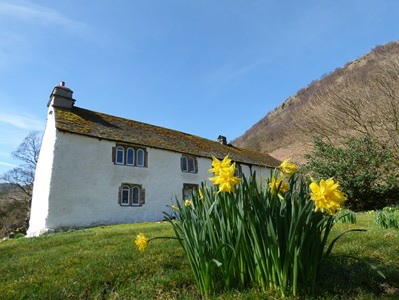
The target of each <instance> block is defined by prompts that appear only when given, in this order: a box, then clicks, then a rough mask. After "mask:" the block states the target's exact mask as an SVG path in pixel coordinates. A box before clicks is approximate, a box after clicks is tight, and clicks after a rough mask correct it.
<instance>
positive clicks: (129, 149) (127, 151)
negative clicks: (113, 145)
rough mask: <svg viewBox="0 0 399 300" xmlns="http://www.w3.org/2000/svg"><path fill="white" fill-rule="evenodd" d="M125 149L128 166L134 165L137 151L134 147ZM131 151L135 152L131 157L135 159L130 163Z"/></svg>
mask: <svg viewBox="0 0 399 300" xmlns="http://www.w3.org/2000/svg"><path fill="white" fill-rule="evenodd" d="M125 151H126V165H127V166H134V165H135V162H136V160H135V155H136V151H135V150H134V148H132V147H127V148H126V150H125ZM130 151H132V152H133V155H132V156H131V159H132V161H133V162H132V163H129V152H130Z"/></svg>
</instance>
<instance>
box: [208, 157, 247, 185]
mask: <svg viewBox="0 0 399 300" xmlns="http://www.w3.org/2000/svg"><path fill="white" fill-rule="evenodd" d="M235 170H236V163H232V162H231V159H230V158H229V156H228V155H227V156H226V157H225V158H223V160H222V161H220V160H218V159H217V158H216V157H214V156H212V168H211V169H209V171H208V172H210V173H214V174H215V176H214V177H211V178H209V180H210V181H212V183H213V184H214V185H218V186H219V191H218V193H220V192H227V193H230V192H234V191H235V186H236V185H237V184H239V183H240V182H241V178H238V177H235V176H234V173H235Z"/></svg>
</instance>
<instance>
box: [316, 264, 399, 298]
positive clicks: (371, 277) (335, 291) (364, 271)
mask: <svg viewBox="0 0 399 300" xmlns="http://www.w3.org/2000/svg"><path fill="white" fill-rule="evenodd" d="M315 296H316V297H324V298H333V299H359V296H360V297H361V296H363V297H371V298H370V299H374V297H379V299H399V272H398V270H397V269H396V267H395V265H384V264H382V263H381V262H380V261H378V260H375V259H367V260H358V259H355V258H351V257H344V256H334V257H330V259H329V260H328V261H327V262H326V263H325V264H324V265H323V266H322V268H321V270H320V276H319V279H318V281H317V284H316V291H315ZM337 296H339V298H337ZM362 299H363V298H362ZM367 299H368V298H367Z"/></svg>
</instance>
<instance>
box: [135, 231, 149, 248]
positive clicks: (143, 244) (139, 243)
mask: <svg viewBox="0 0 399 300" xmlns="http://www.w3.org/2000/svg"><path fill="white" fill-rule="evenodd" d="M148 242H149V239H148V238H147V237H146V236H145V235H144V234H143V233H139V234H138V235H137V236H136V240H135V241H134V243H135V244H136V247H137V249H139V251H141V252H144V251H145V250H146V249H147V246H148Z"/></svg>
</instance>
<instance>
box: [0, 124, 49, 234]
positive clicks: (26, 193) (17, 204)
mask: <svg viewBox="0 0 399 300" xmlns="http://www.w3.org/2000/svg"><path fill="white" fill-rule="evenodd" d="M40 145H41V137H40V136H39V132H37V131H32V132H30V133H29V134H28V135H27V136H26V137H25V138H24V140H23V141H22V143H21V144H20V145H19V146H18V148H17V150H15V151H14V152H13V153H12V156H13V157H14V158H15V159H18V160H19V161H21V162H22V163H21V164H20V165H19V166H18V167H16V168H14V169H12V170H10V171H7V172H6V173H4V174H3V175H0V183H4V184H5V185H3V186H6V187H7V188H3V189H1V190H0V198H1V199H2V200H3V206H2V207H0V208H4V207H7V209H3V211H2V213H0V217H1V220H0V221H1V223H4V222H6V223H7V224H9V223H10V222H11V223H13V222H14V223H15V222H17V223H21V224H22V225H20V226H19V227H18V226H17V227H18V228H19V229H20V231H22V232H24V231H26V229H27V226H28V222H29V212H30V205H31V200H32V190H33V182H34V179H35V169H36V164H37V160H38V157H39V151H40ZM16 211H18V212H16ZM11 214H12V215H11ZM15 215H19V216H21V215H24V216H26V218H25V219H24V220H15V218H14V217H13V216H15ZM3 221H4V222H3ZM14 223H13V224H14ZM7 224H2V226H1V227H4V226H6V225H7ZM7 226H8V225H7ZM13 227H16V226H15V224H14V225H13ZM3 229H4V228H3ZM10 229H11V230H13V228H12V227H10Z"/></svg>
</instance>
